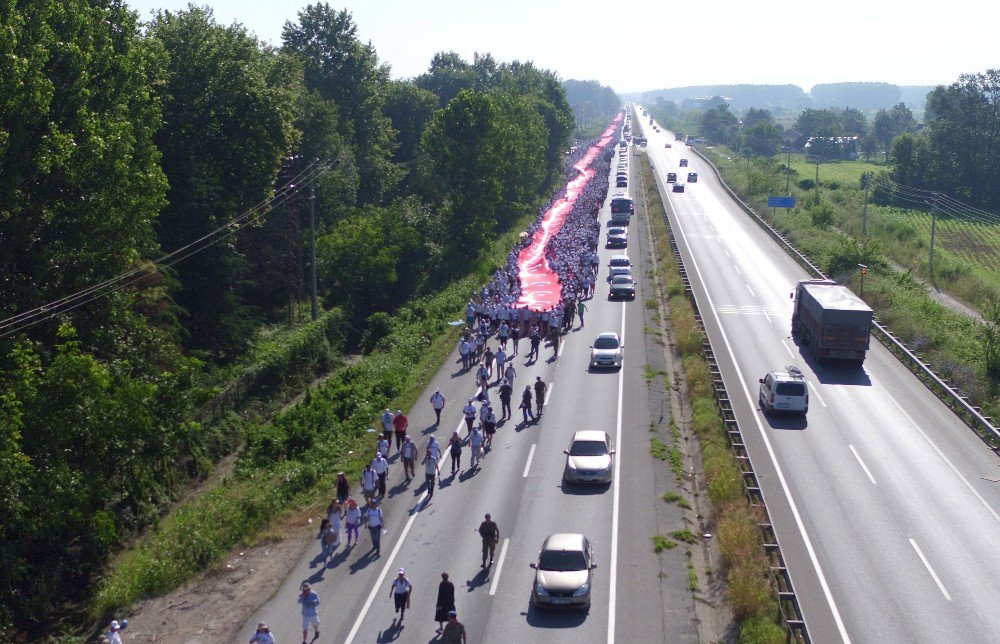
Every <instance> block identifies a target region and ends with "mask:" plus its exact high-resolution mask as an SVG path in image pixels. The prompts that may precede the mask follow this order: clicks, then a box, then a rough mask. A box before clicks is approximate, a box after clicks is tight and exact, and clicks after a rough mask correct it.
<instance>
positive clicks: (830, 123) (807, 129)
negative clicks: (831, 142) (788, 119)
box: [793, 109, 843, 147]
mask: <svg viewBox="0 0 1000 644" xmlns="http://www.w3.org/2000/svg"><path fill="white" fill-rule="evenodd" d="M793 128H794V129H795V131H796V132H798V133H799V135H800V137H799V142H798V145H799V147H801V146H803V145H805V143H806V141H807V140H809V137H831V136H841V135H842V134H843V132H842V130H841V124H840V118H839V117H838V116H837V113H836V112H834V111H833V110H813V109H809V110H803V111H802V113H801V114H799V116H798V118H797V119H795V125H794V126H793Z"/></svg>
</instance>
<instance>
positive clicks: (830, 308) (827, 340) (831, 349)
mask: <svg viewBox="0 0 1000 644" xmlns="http://www.w3.org/2000/svg"><path fill="white" fill-rule="evenodd" d="M792 298H793V299H794V304H793V307H792V338H793V339H794V340H795V341H796V342H797V343H798V344H800V345H804V346H806V347H807V348H808V351H809V355H810V356H812V358H813V359H815V360H816V361H817V362H824V361H826V360H844V361H848V362H853V363H855V364H857V365H858V366H861V364H862V363H863V362H864V361H865V352H867V351H868V345H869V341H870V338H871V327H872V310H871V308H870V307H869V306H868V305H867V304H865V303H864V301H863V300H862V299H861V298H859V297H858V296H857V295H855V294H854V293H852V292H851V291H850V289H848V288H847V287H846V286H841V285H840V284H837V283H836V282H834V281H832V280H803V281H801V282H799V283H798V284H797V285H796V286H795V292H794V293H792Z"/></svg>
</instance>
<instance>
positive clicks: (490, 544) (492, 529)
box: [476, 514, 500, 568]
mask: <svg viewBox="0 0 1000 644" xmlns="http://www.w3.org/2000/svg"><path fill="white" fill-rule="evenodd" d="M476 531H477V532H478V533H479V536H480V537H482V538H483V566H482V567H483V568H485V567H486V557H487V555H489V559H490V565H491V566H492V565H493V555H494V554H495V553H496V550H497V542H498V541H500V527H499V526H497V523H496V521H494V520H493V519H491V518H490V515H489V514H487V515H486V517H485V519H484V520H483V522H482V523H480V524H479V528H478V529H477V530H476Z"/></svg>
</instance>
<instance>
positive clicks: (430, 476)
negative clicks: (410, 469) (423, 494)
mask: <svg viewBox="0 0 1000 644" xmlns="http://www.w3.org/2000/svg"><path fill="white" fill-rule="evenodd" d="M423 465H424V480H425V481H426V483H427V500H428V501H429V500H430V499H431V497H433V496H434V479H436V478H437V476H438V475H439V474H441V466H440V465H439V464H438V457H437V456H435V455H434V452H432V451H431V450H430V449H428V450H427V454H426V455H424V461H423Z"/></svg>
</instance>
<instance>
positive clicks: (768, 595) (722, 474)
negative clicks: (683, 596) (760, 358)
mask: <svg viewBox="0 0 1000 644" xmlns="http://www.w3.org/2000/svg"><path fill="white" fill-rule="evenodd" d="M638 159H639V164H640V169H641V172H642V173H643V179H644V181H643V185H644V186H645V194H644V197H645V199H644V200H645V203H646V209H647V215H648V219H649V223H650V227H651V229H652V232H653V248H654V250H655V253H656V257H655V261H656V263H657V272H658V273H659V275H660V276H661V279H662V281H663V284H664V286H665V289H666V296H667V298H668V300H667V303H666V308H667V311H668V313H669V317H670V319H669V324H670V325H671V326H672V327H673V333H674V337H675V341H676V349H677V352H678V354H679V356H680V358H681V360H682V365H683V374H684V377H685V379H686V384H687V390H688V392H689V395H690V405H691V410H692V428H693V430H694V432H695V434H696V436H697V437H698V441H699V444H700V446H701V455H702V468H703V470H704V472H705V478H706V480H707V482H708V496H709V499H710V500H711V503H712V509H713V514H714V518H715V523H716V525H717V528H716V533H717V538H718V543H719V550H720V552H721V554H722V559H723V566H724V571H725V575H726V580H727V584H728V591H729V592H728V595H729V602H730V605H731V608H732V611H733V615H734V617H735V618H736V620H737V621H738V623H739V625H740V641H741V642H753V643H757V642H775V643H777V642H783V641H785V632H784V630H783V628H782V627H781V625H779V624H778V623H777V622H776V621H775V616H776V615H778V614H779V612H778V601H777V597H776V595H775V589H774V587H773V584H772V582H771V574H770V568H769V564H768V561H767V558H766V557H765V554H764V547H763V543H762V541H761V533H760V529H759V528H758V527H757V526H758V522H759V521H760V520H761V517H760V516H759V515H758V514H757V513H756V512H755V511H754V510H753V509H752V508H751V507H750V505H749V503H748V501H747V497H746V494H745V490H744V488H743V480H742V477H741V475H740V469H739V466H738V465H737V463H736V460H735V459H734V458H733V455H732V452H731V451H730V448H729V443H728V438H727V434H726V431H725V427H724V425H723V423H722V420H721V418H720V416H719V413H718V408H717V405H716V400H715V390H714V388H713V386H712V380H711V376H710V373H709V369H708V364H707V363H706V362H705V360H704V358H703V357H702V354H701V349H702V341H703V340H704V332H703V331H702V329H701V327H700V326H699V324H698V322H697V320H696V319H695V311H694V309H693V308H692V306H691V303H690V302H689V301H688V299H687V298H686V297H685V295H684V284H683V282H682V281H681V277H680V272H679V270H678V266H677V263H676V261H675V260H674V257H673V253H672V251H671V249H670V237H669V234H670V233H669V231H668V229H667V226H666V223H665V221H664V217H665V211H664V208H663V201H662V199H661V197H660V193H659V190H658V189H657V184H656V180H655V178H654V176H653V172H652V169H651V168H650V166H649V162H648V160H647V158H646V157H645V156H644V155H642V156H639V157H638ZM673 430H674V428H672V431H673ZM679 455H680V454H679V452H678V457H679ZM671 460H673V459H671ZM675 473H676V472H675ZM681 474H683V472H681ZM664 500H667V498H666V496H664ZM683 532H687V535H690V537H691V538H692V539H693V541H687V542H688V543H696V542H697V541H698V538H697V536H696V535H694V534H691V533H690V532H689V531H683ZM677 534H679V533H675V534H674V535H673V536H674V538H675V539H676V538H678V537H677V536H676V535H677ZM687 535H684V536H685V537H687ZM688 561H689V565H688V576H689V584H690V586H691V589H692V590H693V591H694V590H697V588H698V578H697V572H696V570H695V568H694V565H693V563H692V562H691V560H690V557H689V560H688Z"/></svg>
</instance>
